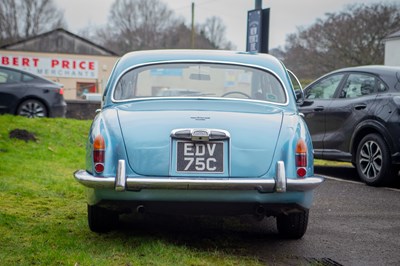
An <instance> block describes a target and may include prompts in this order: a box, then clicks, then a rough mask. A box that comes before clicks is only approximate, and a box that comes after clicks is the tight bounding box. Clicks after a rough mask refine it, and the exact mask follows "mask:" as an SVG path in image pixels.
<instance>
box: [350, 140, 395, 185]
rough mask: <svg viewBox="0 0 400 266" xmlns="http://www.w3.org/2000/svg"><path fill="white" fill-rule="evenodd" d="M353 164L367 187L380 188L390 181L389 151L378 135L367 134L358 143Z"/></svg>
mask: <svg viewBox="0 0 400 266" xmlns="http://www.w3.org/2000/svg"><path fill="white" fill-rule="evenodd" d="M355 163H356V169H357V172H358V175H359V176H360V178H361V179H362V180H363V181H364V182H365V183H366V184H367V185H370V186H380V185H383V184H385V183H388V182H390V181H391V180H392V171H391V159H390V151H389V148H388V146H387V144H386V142H385V141H384V140H383V139H382V137H381V136H379V135H378V134H368V135H366V136H365V137H364V138H363V139H362V140H361V141H360V143H359V144H358V147H357V153H356V162H355Z"/></svg>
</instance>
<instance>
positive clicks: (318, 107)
mask: <svg viewBox="0 0 400 266" xmlns="http://www.w3.org/2000/svg"><path fill="white" fill-rule="evenodd" d="M323 110H324V107H323V106H317V107H315V108H314V111H315V112H321V111H323Z"/></svg>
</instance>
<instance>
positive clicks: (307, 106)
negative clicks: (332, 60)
mask: <svg viewBox="0 0 400 266" xmlns="http://www.w3.org/2000/svg"><path fill="white" fill-rule="evenodd" d="M344 76H345V74H344V73H336V74H332V75H329V76H326V77H323V78H321V79H320V80H317V81H316V82H314V83H312V84H311V85H309V86H308V87H306V88H305V89H304V96H305V100H304V103H303V104H302V105H301V106H300V112H302V113H303V114H304V119H305V121H306V123H307V126H308V129H309V131H310V133H311V137H312V141H313V146H314V154H315V157H316V158H321V156H322V151H323V149H324V136H325V131H326V117H325V115H326V110H327V109H328V108H329V106H330V105H331V103H332V101H333V99H334V96H335V94H337V90H338V88H339V86H340V84H341V82H342V80H343V78H344Z"/></svg>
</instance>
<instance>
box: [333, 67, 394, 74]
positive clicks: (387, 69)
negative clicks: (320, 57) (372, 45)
mask: <svg viewBox="0 0 400 266" xmlns="http://www.w3.org/2000/svg"><path fill="white" fill-rule="evenodd" d="M343 71H357V72H372V73H376V74H380V75H390V74H395V73H399V72H400V67H397V66H384V65H365V66H355V67H346V68H341V69H337V70H335V71H332V72H331V73H336V72H343Z"/></svg>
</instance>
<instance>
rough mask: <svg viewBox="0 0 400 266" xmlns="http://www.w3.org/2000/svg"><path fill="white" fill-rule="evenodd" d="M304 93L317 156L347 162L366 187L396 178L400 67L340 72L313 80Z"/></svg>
mask: <svg viewBox="0 0 400 266" xmlns="http://www.w3.org/2000/svg"><path fill="white" fill-rule="evenodd" d="M304 94H305V101H304V103H303V105H302V106H301V107H300V111H301V112H302V113H303V114H304V116H305V120H306V123H307V125H308V128H309V130H310V132H311V136H312V139H313V146H314V155H315V158H319V159H325V160H336V161H345V162H351V163H352V164H353V165H354V166H355V167H356V168H357V172H358V175H359V176H360V178H361V179H362V180H363V181H364V182H365V183H366V184H368V185H373V186H378V185H382V184H385V183H388V182H390V181H392V180H393V178H395V177H398V172H399V166H400V67H389V66H361V67H350V68H344V69H339V70H336V71H333V72H331V73H329V74H327V75H324V76H323V77H321V78H318V79H317V80H316V81H314V82H312V83H311V84H310V85H309V86H307V87H306V88H305V89H304Z"/></svg>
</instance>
